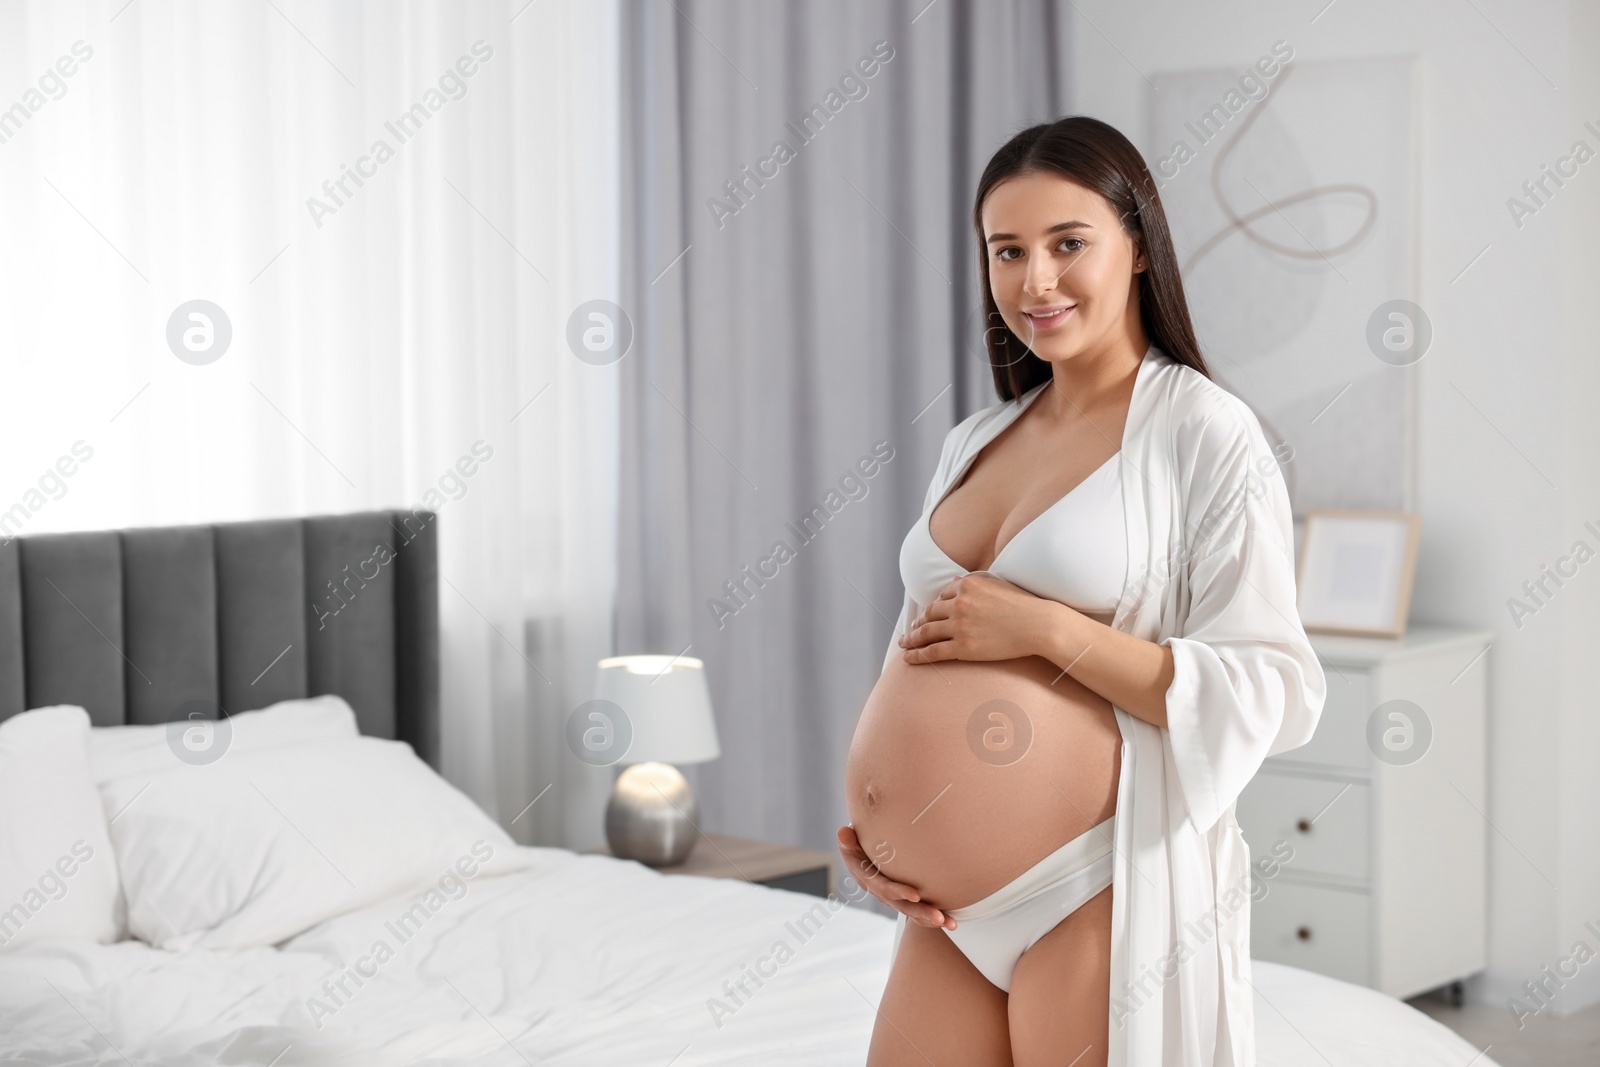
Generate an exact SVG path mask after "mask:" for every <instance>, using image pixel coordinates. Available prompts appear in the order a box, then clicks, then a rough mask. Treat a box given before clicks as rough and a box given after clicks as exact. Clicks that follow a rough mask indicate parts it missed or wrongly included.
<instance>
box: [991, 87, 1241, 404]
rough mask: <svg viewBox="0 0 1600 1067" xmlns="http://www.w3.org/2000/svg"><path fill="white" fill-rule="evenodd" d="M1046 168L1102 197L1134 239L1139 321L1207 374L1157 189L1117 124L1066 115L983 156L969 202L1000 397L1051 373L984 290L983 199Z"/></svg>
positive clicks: (1154, 338) (1165, 347) (1155, 340)
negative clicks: (1139, 253)
mask: <svg viewBox="0 0 1600 1067" xmlns="http://www.w3.org/2000/svg"><path fill="white" fill-rule="evenodd" d="M1045 170H1048V171H1054V172H1056V173H1057V174H1060V175H1061V176H1062V177H1065V178H1069V179H1071V180H1072V181H1074V182H1077V183H1078V184H1079V185H1082V186H1083V187H1084V188H1086V189H1091V190H1093V191H1094V192H1097V193H1099V194H1100V195H1101V196H1103V197H1105V199H1106V202H1107V203H1108V204H1110V206H1111V210H1112V211H1114V212H1116V214H1117V215H1118V217H1119V218H1121V220H1122V230H1123V232H1124V233H1126V234H1127V235H1128V236H1130V237H1132V238H1134V239H1136V240H1138V241H1139V247H1140V248H1141V249H1142V250H1143V252H1144V258H1145V262H1146V269H1145V270H1144V271H1143V272H1142V273H1140V274H1138V275H1136V277H1137V278H1138V280H1139V281H1138V284H1139V321H1140V323H1141V324H1142V325H1143V326H1144V331H1145V334H1146V336H1148V337H1149V339H1150V342H1151V343H1152V344H1154V345H1155V346H1156V347H1157V348H1159V349H1161V350H1162V351H1163V352H1165V353H1166V354H1167V355H1169V356H1171V357H1172V358H1173V359H1175V360H1177V361H1178V362H1179V363H1183V364H1186V365H1187V366H1190V367H1193V368H1194V369H1195V370H1197V371H1199V372H1200V373H1201V374H1204V375H1205V376H1206V377H1207V378H1209V377H1211V372H1210V371H1209V370H1207V369H1206V361H1205V359H1204V358H1203V357H1202V356H1201V355H1200V345H1199V342H1197V341H1196V340H1195V337H1194V323H1193V322H1191V321H1190V320H1189V304H1188V301H1186V300H1185V299H1184V296H1183V279H1182V278H1181V277H1180V276H1179V274H1178V257H1177V254H1176V253H1175V252H1173V249H1172V234H1171V232H1170V231H1169V230H1168V229H1167V216H1166V212H1164V211H1163V210H1162V208H1161V197H1160V194H1158V193H1157V192H1156V183H1155V181H1154V180H1153V179H1151V177H1150V171H1149V169H1148V168H1147V167H1146V166H1145V163H1144V158H1143V157H1142V156H1140V155H1139V151H1138V149H1136V148H1134V147H1133V145H1132V143H1130V142H1129V141H1128V139H1127V138H1126V137H1124V136H1123V135H1122V134H1121V133H1120V132H1118V131H1117V129H1116V128H1115V127H1113V126H1109V125H1107V124H1106V123H1104V122H1101V121H1100V120H1099V119H1092V118H1089V117H1088V116H1087V115H1068V116H1066V117H1065V118H1060V119H1057V120H1056V121H1054V122H1046V123H1041V124H1040V125H1038V126H1030V127H1029V128H1028V129H1026V130H1023V131H1022V132H1021V133H1019V134H1017V135H1016V136H1015V137H1013V138H1011V140H1009V141H1007V142H1006V143H1005V144H1004V145H1003V146H1002V147H1001V149H1000V150H999V151H998V152H996V153H995V154H994V156H993V158H991V159H990V160H989V165H988V166H987V167H985V168H984V171H983V177H982V178H981V179H980V180H979V182H978V195H977V198H976V199H975V200H974V201H973V205H972V227H973V230H974V231H975V232H976V234H977V237H978V263H979V280H980V283H981V285H980V287H981V289H982V290H983V292H982V300H983V313H984V318H983V321H984V324H985V326H986V327H987V328H986V329H985V330H984V332H983V340H984V345H985V346H986V347H987V348H988V351H989V367H990V370H991V371H992V372H993V373H994V389H995V392H996V393H997V394H999V397H1000V399H1001V400H1014V399H1015V398H1017V397H1019V396H1021V395H1022V394H1023V393H1025V392H1027V391H1028V390H1029V389H1031V388H1033V387H1034V386H1036V385H1038V384H1039V383H1040V382H1043V381H1045V380H1046V379H1047V378H1049V377H1050V376H1051V370H1050V364H1049V363H1048V362H1047V361H1045V360H1043V359H1040V358H1039V357H1038V356H1037V355H1035V354H1034V353H1033V352H1032V351H1031V350H1030V349H1029V348H1028V346H1027V345H1026V344H1024V343H1023V342H1022V339H1021V338H1019V337H1017V335H1016V334H1014V333H1012V332H1011V328H1010V327H1009V326H1007V325H1006V324H1005V320H1004V319H1003V318H1001V316H1000V308H999V307H998V305H996V304H995V301H994V294H993V293H992V292H990V291H989V253H988V246H987V244H986V243H985V241H984V235H983V202H984V199H985V198H987V197H988V195H989V192H990V190H992V189H993V188H994V187H995V186H996V185H997V184H999V183H1000V182H1002V181H1004V180H1005V179H1007V178H1014V177H1017V176H1019V175H1023V174H1031V173H1034V172H1037V171H1045Z"/></svg>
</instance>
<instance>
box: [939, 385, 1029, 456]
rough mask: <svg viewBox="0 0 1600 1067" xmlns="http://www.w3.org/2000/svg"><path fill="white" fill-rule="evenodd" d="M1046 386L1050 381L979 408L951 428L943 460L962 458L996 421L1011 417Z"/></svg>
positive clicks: (943, 450)
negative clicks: (1017, 395)
mask: <svg viewBox="0 0 1600 1067" xmlns="http://www.w3.org/2000/svg"><path fill="white" fill-rule="evenodd" d="M1046 384H1048V380H1047V381H1045V382H1040V383H1039V384H1038V385H1035V386H1033V387H1032V388H1030V389H1027V390H1026V391H1024V392H1023V394H1022V395H1021V396H1019V397H1015V398H1013V399H1011V400H996V401H995V402H994V403H993V404H990V405H989V406H988V407H984V408H979V409H978V410H977V411H974V412H973V413H972V414H970V415H968V416H967V417H966V418H964V419H962V420H961V421H960V422H958V423H956V424H955V425H954V426H952V427H950V430H949V432H948V433H946V434H945V436H944V448H943V449H942V453H943V458H944V459H946V460H950V459H954V458H956V457H960V456H962V455H963V454H964V453H965V451H966V450H967V449H968V448H969V447H970V445H971V442H972V441H973V440H974V439H976V438H979V437H981V435H982V434H983V431H984V430H985V429H986V428H987V427H988V426H990V425H991V424H992V423H993V422H994V420H995V419H1001V418H1006V417H1007V416H1009V415H1010V413H1011V412H1012V411H1014V410H1016V408H1017V407H1018V406H1019V405H1021V404H1023V403H1025V402H1026V401H1027V398H1028V394H1029V393H1032V392H1033V391H1034V390H1036V389H1038V388H1040V387H1041V386H1043V385H1046Z"/></svg>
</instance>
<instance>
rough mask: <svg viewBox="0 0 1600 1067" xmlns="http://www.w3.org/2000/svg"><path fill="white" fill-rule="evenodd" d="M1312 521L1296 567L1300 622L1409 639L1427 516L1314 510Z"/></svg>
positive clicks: (1337, 631) (1310, 627)
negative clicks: (1420, 541)
mask: <svg viewBox="0 0 1600 1067" xmlns="http://www.w3.org/2000/svg"><path fill="white" fill-rule="evenodd" d="M1304 522H1305V527H1304V533H1303V535H1302V536H1301V543H1300V552H1299V555H1298V557H1297V560H1296V564H1297V565H1296V568H1295V587H1296V604H1297V606H1298V608H1299V610H1300V624H1301V625H1302V626H1303V627H1305V629H1306V630H1307V631H1308V632H1310V631H1316V632H1319V633H1334V634H1359V635H1364V636H1368V637H1402V636H1404V635H1405V632H1406V616H1407V614H1408V613H1409V612H1410V609H1411V582H1412V579H1413V577H1414V576H1415V573H1416V564H1417V538H1418V535H1419V533H1420V532H1421V526H1422V520H1421V517H1420V516H1418V515H1417V514H1415V513H1414V512H1409V511H1362V510H1355V509H1345V508H1312V509H1310V510H1308V511H1307V512H1306V513H1305V520H1304Z"/></svg>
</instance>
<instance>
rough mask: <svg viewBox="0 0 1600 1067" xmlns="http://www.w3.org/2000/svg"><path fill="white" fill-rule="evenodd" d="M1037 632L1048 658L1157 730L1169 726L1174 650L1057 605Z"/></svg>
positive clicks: (1049, 604)
mask: <svg viewBox="0 0 1600 1067" xmlns="http://www.w3.org/2000/svg"><path fill="white" fill-rule="evenodd" d="M1040 603H1041V605H1042V610H1043V611H1045V612H1046V613H1047V614H1048V615H1049V619H1048V621H1047V623H1046V624H1045V625H1044V626H1043V627H1041V629H1040V630H1039V632H1038V635H1039V643H1040V646H1041V647H1040V648H1039V649H1038V650H1037V651H1036V652H1035V655H1040V656H1043V657H1044V658H1045V659H1047V660H1049V661H1050V662H1051V663H1054V664H1055V665H1056V666H1058V667H1060V668H1061V669H1062V670H1064V671H1066V672H1067V673H1068V674H1070V675H1072V677H1074V678H1076V679H1077V680H1078V681H1080V682H1082V683H1083V684H1084V685H1085V686H1086V687H1087V688H1089V689H1092V690H1094V691H1095V692H1096V693H1099V694H1100V695H1101V696H1103V697H1105V698H1106V699H1107V700H1109V701H1111V703H1113V704H1115V705H1116V706H1117V707H1119V708H1121V709H1122V710H1123V711H1126V712H1128V713H1129V714H1130V715H1137V716H1138V717H1139V718H1141V719H1143V720H1144V721H1145V722H1147V723H1150V724H1151V725H1152V726H1159V727H1162V728H1163V729H1165V728H1166V725H1167V689H1168V688H1169V687H1171V685H1172V649H1170V648H1168V647H1167V646H1166V645H1158V644H1156V643H1155V642H1154V641H1146V640H1145V639H1144V638H1142V637H1135V636H1133V635H1132V634H1130V633H1124V632H1123V631H1121V630H1119V629H1117V628H1116V627H1115V626H1108V625H1106V624H1105V623H1103V622H1098V621H1096V620H1094V619H1091V618H1089V616H1087V615H1085V614H1083V613H1082V612H1080V611H1076V610H1074V609H1073V608H1070V607H1068V606H1067V605H1065V604H1062V603H1059V602H1058V601H1054V600H1043V599H1041V601H1040Z"/></svg>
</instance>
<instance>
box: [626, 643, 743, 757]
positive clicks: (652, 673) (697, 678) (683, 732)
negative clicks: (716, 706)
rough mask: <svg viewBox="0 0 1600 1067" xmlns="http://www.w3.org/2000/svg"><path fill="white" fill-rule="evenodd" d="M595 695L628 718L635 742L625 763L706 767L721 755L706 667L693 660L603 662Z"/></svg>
mask: <svg viewBox="0 0 1600 1067" xmlns="http://www.w3.org/2000/svg"><path fill="white" fill-rule="evenodd" d="M595 697H596V698H597V699H600V700H609V701H610V702H611V703H613V704H615V705H617V707H619V708H621V709H622V712H623V714H624V715H626V716H627V719H628V724H629V726H630V727H631V729H632V732H633V741H632V743H631V744H630V745H629V746H628V750H627V753H626V754H625V755H624V756H623V757H622V759H621V760H620V761H619V762H621V763H625V764H627V763H648V762H657V763H676V764H685V763H704V762H706V761H707V760H714V759H716V758H717V757H718V756H720V755H722V749H721V748H720V747H718V745H717V724H716V720H715V719H714V718H713V717H712V714H711V690H710V689H709V688H707V686H706V672H705V665H704V664H703V663H701V662H700V661H699V660H697V659H695V658H693V657H691V656H612V657H610V658H609V659H603V660H601V661H600V671H599V677H598V679H597V681H596V682H595Z"/></svg>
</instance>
